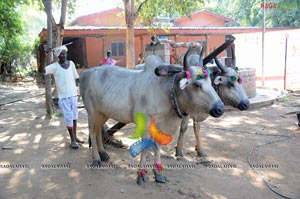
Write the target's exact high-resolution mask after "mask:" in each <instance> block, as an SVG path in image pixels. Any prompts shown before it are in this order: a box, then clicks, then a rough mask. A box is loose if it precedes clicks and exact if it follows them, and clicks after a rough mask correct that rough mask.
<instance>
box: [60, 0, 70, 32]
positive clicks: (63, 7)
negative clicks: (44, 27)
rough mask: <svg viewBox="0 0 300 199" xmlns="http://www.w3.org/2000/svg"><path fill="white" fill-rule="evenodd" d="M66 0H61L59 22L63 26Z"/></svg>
mask: <svg viewBox="0 0 300 199" xmlns="http://www.w3.org/2000/svg"><path fill="white" fill-rule="evenodd" d="M67 5H68V0H61V11H60V20H59V24H60V25H61V26H63V27H64V26H65V22H66V13H67Z"/></svg>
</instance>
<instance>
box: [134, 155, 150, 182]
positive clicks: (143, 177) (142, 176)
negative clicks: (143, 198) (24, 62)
mask: <svg viewBox="0 0 300 199" xmlns="http://www.w3.org/2000/svg"><path fill="white" fill-rule="evenodd" d="M145 155H146V154H145V152H144V151H142V152H141V155H140V157H141V159H140V165H139V169H138V171H137V179H136V183H137V184H138V185H143V184H146V183H147V182H148V181H149V177H148V176H147V171H146V170H145V169H144V168H143V163H144V162H145Z"/></svg>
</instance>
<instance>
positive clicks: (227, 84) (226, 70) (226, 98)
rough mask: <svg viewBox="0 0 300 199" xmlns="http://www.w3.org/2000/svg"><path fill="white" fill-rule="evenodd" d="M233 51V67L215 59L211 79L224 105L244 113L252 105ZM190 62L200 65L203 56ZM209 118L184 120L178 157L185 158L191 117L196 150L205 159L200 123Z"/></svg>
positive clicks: (197, 56) (196, 116)
mask: <svg viewBox="0 0 300 199" xmlns="http://www.w3.org/2000/svg"><path fill="white" fill-rule="evenodd" d="M231 50H232V66H230V67H226V66H223V65H222V64H221V63H220V62H219V60H218V59H217V58H214V59H215V62H216V64H217V66H214V67H213V68H211V71H212V73H211V75H210V78H211V80H212V83H213V86H214V88H215V90H216V91H217V93H218V95H219V96H220V98H221V100H222V101H223V102H224V104H225V105H228V106H232V107H235V108H237V109H239V110H241V111H243V110H247V109H248V108H249V104H250V103H249V100H248V97H247V95H246V93H245V91H244V89H243V87H242V80H241V79H240V77H239V75H238V71H237V68H236V59H235V54H234V51H233V48H231ZM188 60H189V64H190V65H199V63H200V62H201V61H202V60H201V55H200V56H199V55H197V54H193V55H191V56H190V57H189V59H188ZM208 116H209V115H208V114H206V113H200V112H199V113H198V114H196V115H189V116H187V117H184V118H183V120H182V123H181V126H180V134H179V137H178V140H177V146H176V156H183V153H182V147H183V137H184V134H185V132H186V130H187V127H188V120H189V118H190V117H192V118H193V129H194V134H195V138H196V147H195V150H196V151H197V155H198V156H200V157H205V153H204V152H203V150H202V147H201V142H200V122H202V121H204V120H206V119H207V117H208Z"/></svg>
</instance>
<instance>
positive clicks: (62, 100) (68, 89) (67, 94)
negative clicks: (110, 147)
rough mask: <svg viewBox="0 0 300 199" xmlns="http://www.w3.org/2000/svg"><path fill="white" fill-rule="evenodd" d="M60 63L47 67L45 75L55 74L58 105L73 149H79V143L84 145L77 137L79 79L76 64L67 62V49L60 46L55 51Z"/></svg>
mask: <svg viewBox="0 0 300 199" xmlns="http://www.w3.org/2000/svg"><path fill="white" fill-rule="evenodd" d="M53 50H54V55H55V56H56V57H58V61H57V62H55V63H53V64H50V65H48V66H46V67H45V74H46V75H48V74H53V75H54V78H55V84H56V88H57V95H58V103H59V107H60V108H61V110H62V112H63V115H64V119H65V123H66V126H67V130H68V132H69V135H70V139H71V145H70V147H71V148H72V149H78V147H79V146H78V144H77V142H78V143H84V141H82V140H81V139H79V138H78V137H77V135H76V127H77V119H78V109H77V89H76V82H75V81H76V79H78V78H79V76H78V73H77V71H76V68H75V64H74V63H73V62H72V61H70V60H67V51H68V49H67V47H66V46H64V45H63V46H60V47H56V48H54V49H53Z"/></svg>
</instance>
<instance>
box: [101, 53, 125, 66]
mask: <svg viewBox="0 0 300 199" xmlns="http://www.w3.org/2000/svg"><path fill="white" fill-rule="evenodd" d="M111 53H112V52H111V50H108V51H107V52H106V57H104V58H103V59H102V60H101V62H100V65H104V64H109V65H116V63H118V62H120V61H117V60H114V59H113V58H112V57H111Z"/></svg>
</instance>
